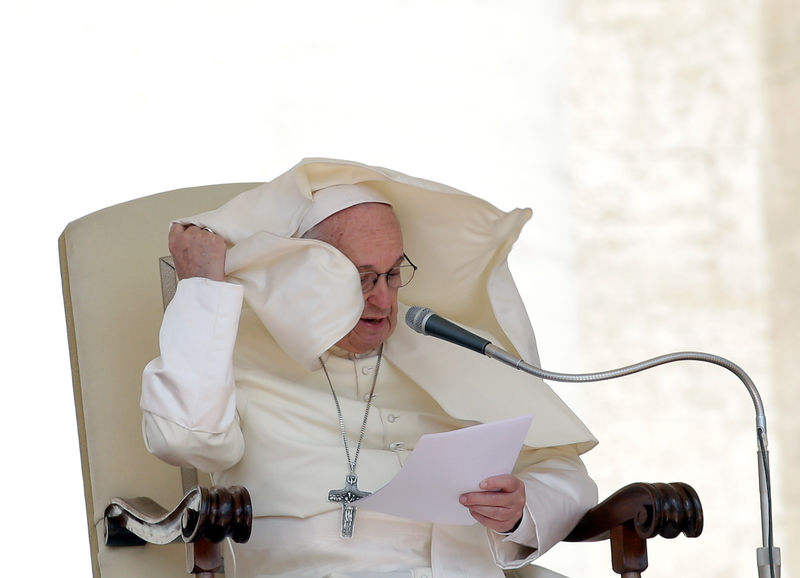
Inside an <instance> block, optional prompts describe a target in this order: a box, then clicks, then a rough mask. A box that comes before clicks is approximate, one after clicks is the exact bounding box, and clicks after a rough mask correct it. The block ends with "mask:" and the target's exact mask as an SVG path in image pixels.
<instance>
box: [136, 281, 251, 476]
mask: <svg viewBox="0 0 800 578" xmlns="http://www.w3.org/2000/svg"><path fill="white" fill-rule="evenodd" d="M242 293H243V291H242V287H241V286H239V285H234V284H231V283H225V282H220V281H212V280H210V279H202V278H190V279H184V280H181V281H180V282H179V283H178V288H177V290H176V292H175V296H174V297H173V299H172V301H171V302H170V304H169V306H168V307H167V309H166V311H165V312H164V320H163V322H162V324H161V332H160V334H159V346H160V350H161V356H160V357H158V358H156V359H154V360H153V361H151V362H150V363H149V364H148V365H147V367H145V369H144V372H143V375H142V396H141V399H140V405H141V408H142V410H144V413H143V432H144V436H145V443H146V444H147V447H148V449H149V450H150V451H151V452H152V453H154V454H155V455H157V456H159V457H161V458H162V459H164V460H165V461H167V462H169V463H174V464H176V465H193V466H195V467H198V468H199V469H202V470H204V471H220V470H221V469H225V467H230V465H232V464H233V463H236V461H238V460H239V459H240V458H241V452H242V451H243V442H242V439H241V438H242V436H241V431H240V430H239V426H238V422H237V421H236V388H235V384H234V375H233V346H234V343H235V341H236V333H237V330H238V326H239V314H240V311H241V306H242ZM232 460H233V462H232V463H231V461H232ZM212 466H213V467H212ZM220 466H225V467H220Z"/></svg>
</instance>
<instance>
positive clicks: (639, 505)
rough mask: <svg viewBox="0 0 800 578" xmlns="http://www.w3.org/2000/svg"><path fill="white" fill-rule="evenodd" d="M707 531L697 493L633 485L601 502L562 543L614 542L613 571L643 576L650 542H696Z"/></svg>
mask: <svg viewBox="0 0 800 578" xmlns="http://www.w3.org/2000/svg"><path fill="white" fill-rule="evenodd" d="M702 531H703V508H702V505H701V504H700V498H699V497H698V496H697V492H695V491H694V489H693V488H692V487H691V486H690V485H688V484H684V483H681V482H674V483H671V484H647V483H643V482H640V483H635V484H630V485H628V486H625V487H624V488H622V489H621V490H619V491H617V492H616V493H614V494H612V495H611V496H610V497H608V498H607V499H606V500H605V501H603V502H601V503H600V504H598V505H597V506H595V507H594V508H592V509H591V510H589V511H588V512H587V513H586V515H585V516H584V517H583V518H582V519H581V521H580V522H578V525H577V526H576V527H575V528H574V529H573V530H572V532H571V533H570V534H569V536H567V537H566V538H565V539H564V540H565V541H567V542H585V541H592V540H604V539H606V538H610V539H611V562H612V566H613V568H614V572H616V573H617V574H622V575H624V576H626V577H635V576H640V575H641V572H644V570H645V569H646V568H647V544H646V540H648V539H649V538H653V537H655V536H662V537H664V538H675V537H676V536H678V535H679V534H681V533H683V534H685V535H686V536H687V537H688V538H696V537H697V536H699V535H700V533H701V532H702Z"/></svg>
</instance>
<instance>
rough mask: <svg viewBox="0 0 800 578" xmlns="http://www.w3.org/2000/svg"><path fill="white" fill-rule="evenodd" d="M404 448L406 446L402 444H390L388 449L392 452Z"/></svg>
mask: <svg viewBox="0 0 800 578" xmlns="http://www.w3.org/2000/svg"><path fill="white" fill-rule="evenodd" d="M404 447H406V444H405V443H404V442H392V443H390V444H389V449H390V450H392V451H393V452H397V451H400V450H402V449H403V448H404Z"/></svg>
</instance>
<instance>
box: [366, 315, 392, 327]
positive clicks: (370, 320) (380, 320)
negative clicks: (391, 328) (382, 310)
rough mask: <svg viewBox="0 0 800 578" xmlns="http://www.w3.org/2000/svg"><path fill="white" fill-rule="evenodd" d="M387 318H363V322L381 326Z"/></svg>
mask: <svg viewBox="0 0 800 578" xmlns="http://www.w3.org/2000/svg"><path fill="white" fill-rule="evenodd" d="M385 319H386V318H385V317H362V318H361V321H362V322H364V323H367V324H368V325H374V326H377V325H380V324H381V323H383V321H384V320H385Z"/></svg>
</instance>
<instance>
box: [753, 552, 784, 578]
mask: <svg viewBox="0 0 800 578" xmlns="http://www.w3.org/2000/svg"><path fill="white" fill-rule="evenodd" d="M770 551H772V560H773V562H774V563H775V577H774V578H781V549H780V548H778V547H776V546H773V547H772V548H756V560H757V562H758V578H772V574H771V573H770V568H769V553H770Z"/></svg>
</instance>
